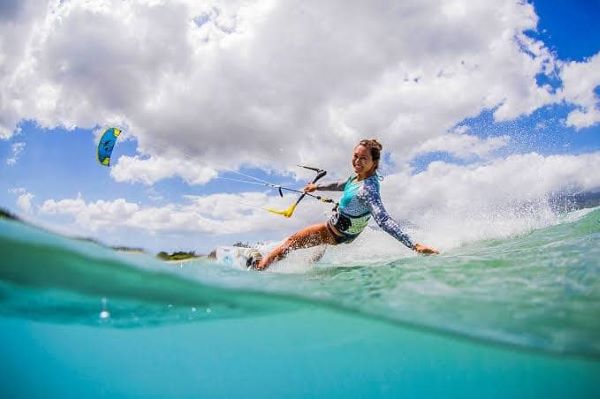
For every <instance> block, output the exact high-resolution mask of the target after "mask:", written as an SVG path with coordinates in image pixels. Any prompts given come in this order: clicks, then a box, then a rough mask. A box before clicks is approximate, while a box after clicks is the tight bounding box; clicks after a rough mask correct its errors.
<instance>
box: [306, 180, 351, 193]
mask: <svg viewBox="0 0 600 399" xmlns="http://www.w3.org/2000/svg"><path fill="white" fill-rule="evenodd" d="M345 185H346V181H340V182H334V183H329V184H315V183H308V184H307V185H306V187H304V191H305V192H307V193H312V192H313V191H317V190H319V191H344V186H345Z"/></svg>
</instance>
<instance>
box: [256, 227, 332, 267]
mask: <svg viewBox="0 0 600 399" xmlns="http://www.w3.org/2000/svg"><path fill="white" fill-rule="evenodd" d="M322 244H331V245H335V244H336V242H335V238H334V237H333V235H332V233H331V232H330V231H329V229H328V228H327V223H321V224H315V225H313V226H309V227H306V228H305V229H302V230H300V231H299V232H297V233H294V234H292V235H291V236H290V237H288V239H287V240H285V241H284V242H283V244H281V245H280V246H278V247H277V248H275V249H274V250H273V251H271V253H270V254H268V255H267V256H265V257H264V258H263V259H262V260H261V261H260V263H259V264H258V265H256V268H257V269H258V270H263V269H266V268H267V267H269V265H270V264H271V263H273V262H275V261H278V260H280V259H282V258H284V257H286V256H287V254H288V253H289V252H290V251H294V250H296V249H300V248H310V247H314V246H317V245H322Z"/></svg>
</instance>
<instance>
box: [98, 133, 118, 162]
mask: <svg viewBox="0 0 600 399" xmlns="http://www.w3.org/2000/svg"><path fill="white" fill-rule="evenodd" d="M120 134H121V130H120V129H117V128H116V127H111V128H108V129H106V131H105V132H104V133H103V134H102V137H101V138H100V142H99V143H98V161H99V162H100V163H101V164H102V165H104V166H110V155H111V154H112V151H113V148H115V143H116V142H117V137H119V135H120Z"/></svg>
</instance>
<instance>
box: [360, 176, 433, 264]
mask: <svg viewBox="0 0 600 399" xmlns="http://www.w3.org/2000/svg"><path fill="white" fill-rule="evenodd" d="M362 196H363V198H362V200H363V201H365V202H366V204H367V205H368V207H369V209H370V210H371V215H373V219H375V222H376V223H377V225H379V227H381V228H382V229H383V230H384V231H385V232H386V233H388V234H389V235H391V236H392V237H394V238H395V239H397V240H398V241H400V242H401V243H402V244H404V245H406V246H407V247H408V248H410V249H412V250H414V251H417V252H419V253H439V252H438V251H437V250H436V249H434V248H431V247H428V246H427V245H423V244H420V243H416V244H413V242H412V240H411V239H410V237H409V236H408V234H406V233H404V232H403V231H402V229H401V228H400V225H399V224H398V222H396V221H395V220H394V219H393V218H392V217H391V216H390V215H389V214H388V213H387V211H386V210H385V207H384V206H383V201H382V200H381V195H380V194H379V190H378V189H377V187H375V186H374V184H372V183H370V182H365V184H364V186H363V195H362Z"/></svg>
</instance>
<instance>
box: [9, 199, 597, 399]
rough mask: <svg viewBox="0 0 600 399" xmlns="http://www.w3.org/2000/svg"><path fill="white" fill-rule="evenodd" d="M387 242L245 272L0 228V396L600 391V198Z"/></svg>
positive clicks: (543, 394) (577, 394)
mask: <svg viewBox="0 0 600 399" xmlns="http://www.w3.org/2000/svg"><path fill="white" fill-rule="evenodd" d="M381 235H383V233H381V232H377V231H369V232H368V233H365V238H364V240H366V241H363V242H358V243H356V244H352V245H348V246H342V247H336V248H333V249H328V250H327V252H326V254H325V256H324V257H323V259H322V260H321V261H319V262H317V263H311V262H309V261H307V260H306V259H307V258H310V257H311V256H312V255H311V253H309V252H307V253H302V252H299V253H298V254H297V255H296V256H292V257H290V259H289V260H287V261H284V262H282V263H280V264H278V265H276V266H275V267H274V268H273V269H272V270H270V271H268V272H252V271H246V270H237V269H234V268H228V267H226V266H223V265H219V264H216V263H214V262H211V261H209V260H206V259H200V260H195V261H192V262H182V263H165V262H161V261H159V260H157V259H156V258H154V257H152V256H150V255H145V254H132V253H123V252H116V251H114V250H111V249H109V248H106V247H103V246H101V245H98V244H95V243H92V242H86V241H80V240H74V239H70V238H66V237H63V236H59V235H56V234H53V233H50V232H47V231H44V230H41V229H38V228H35V227H32V226H28V225H26V224H22V223H18V222H12V221H8V220H0V253H1V256H2V258H1V259H2V260H1V264H0V302H1V304H0V356H1V359H2V360H1V361H0V397H2V398H49V397H56V398H71V397H72V398H96V397H111V398H135V397H156V398H167V397H190V398H192V397H193V398H268V397H286V398H307V397H322V398H379V397H381V398H400V397H402V398H431V397H456V398H521V397H522V398H599V397H600V208H595V209H586V210H578V211H573V212H570V213H563V214H561V215H559V216H557V217H556V219H555V220H554V221H553V222H552V223H547V224H545V225H542V226H533V227H530V228H527V229H521V230H520V231H518V232H516V233H515V232H513V233H510V234H506V235H504V236H502V237H500V238H490V239H478V240H472V241H470V242H463V243H461V244H460V245H455V246H454V247H452V248H449V249H447V250H445V251H444V252H443V253H442V254H441V255H439V256H415V255H413V254H411V253H409V252H408V251H406V250H399V249H397V248H398V246H397V244H396V247H395V248H396V249H395V250H394V251H386V248H387V246H389V245H390V241H386V240H385V239H384V238H381ZM428 243H429V242H428ZM432 244H433V243H432ZM377 245H379V246H380V251H376V253H373V252H371V253H369V252H368V251H366V250H365V248H373V247H374V246H375V247H377ZM361 254H362V256H361Z"/></svg>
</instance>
